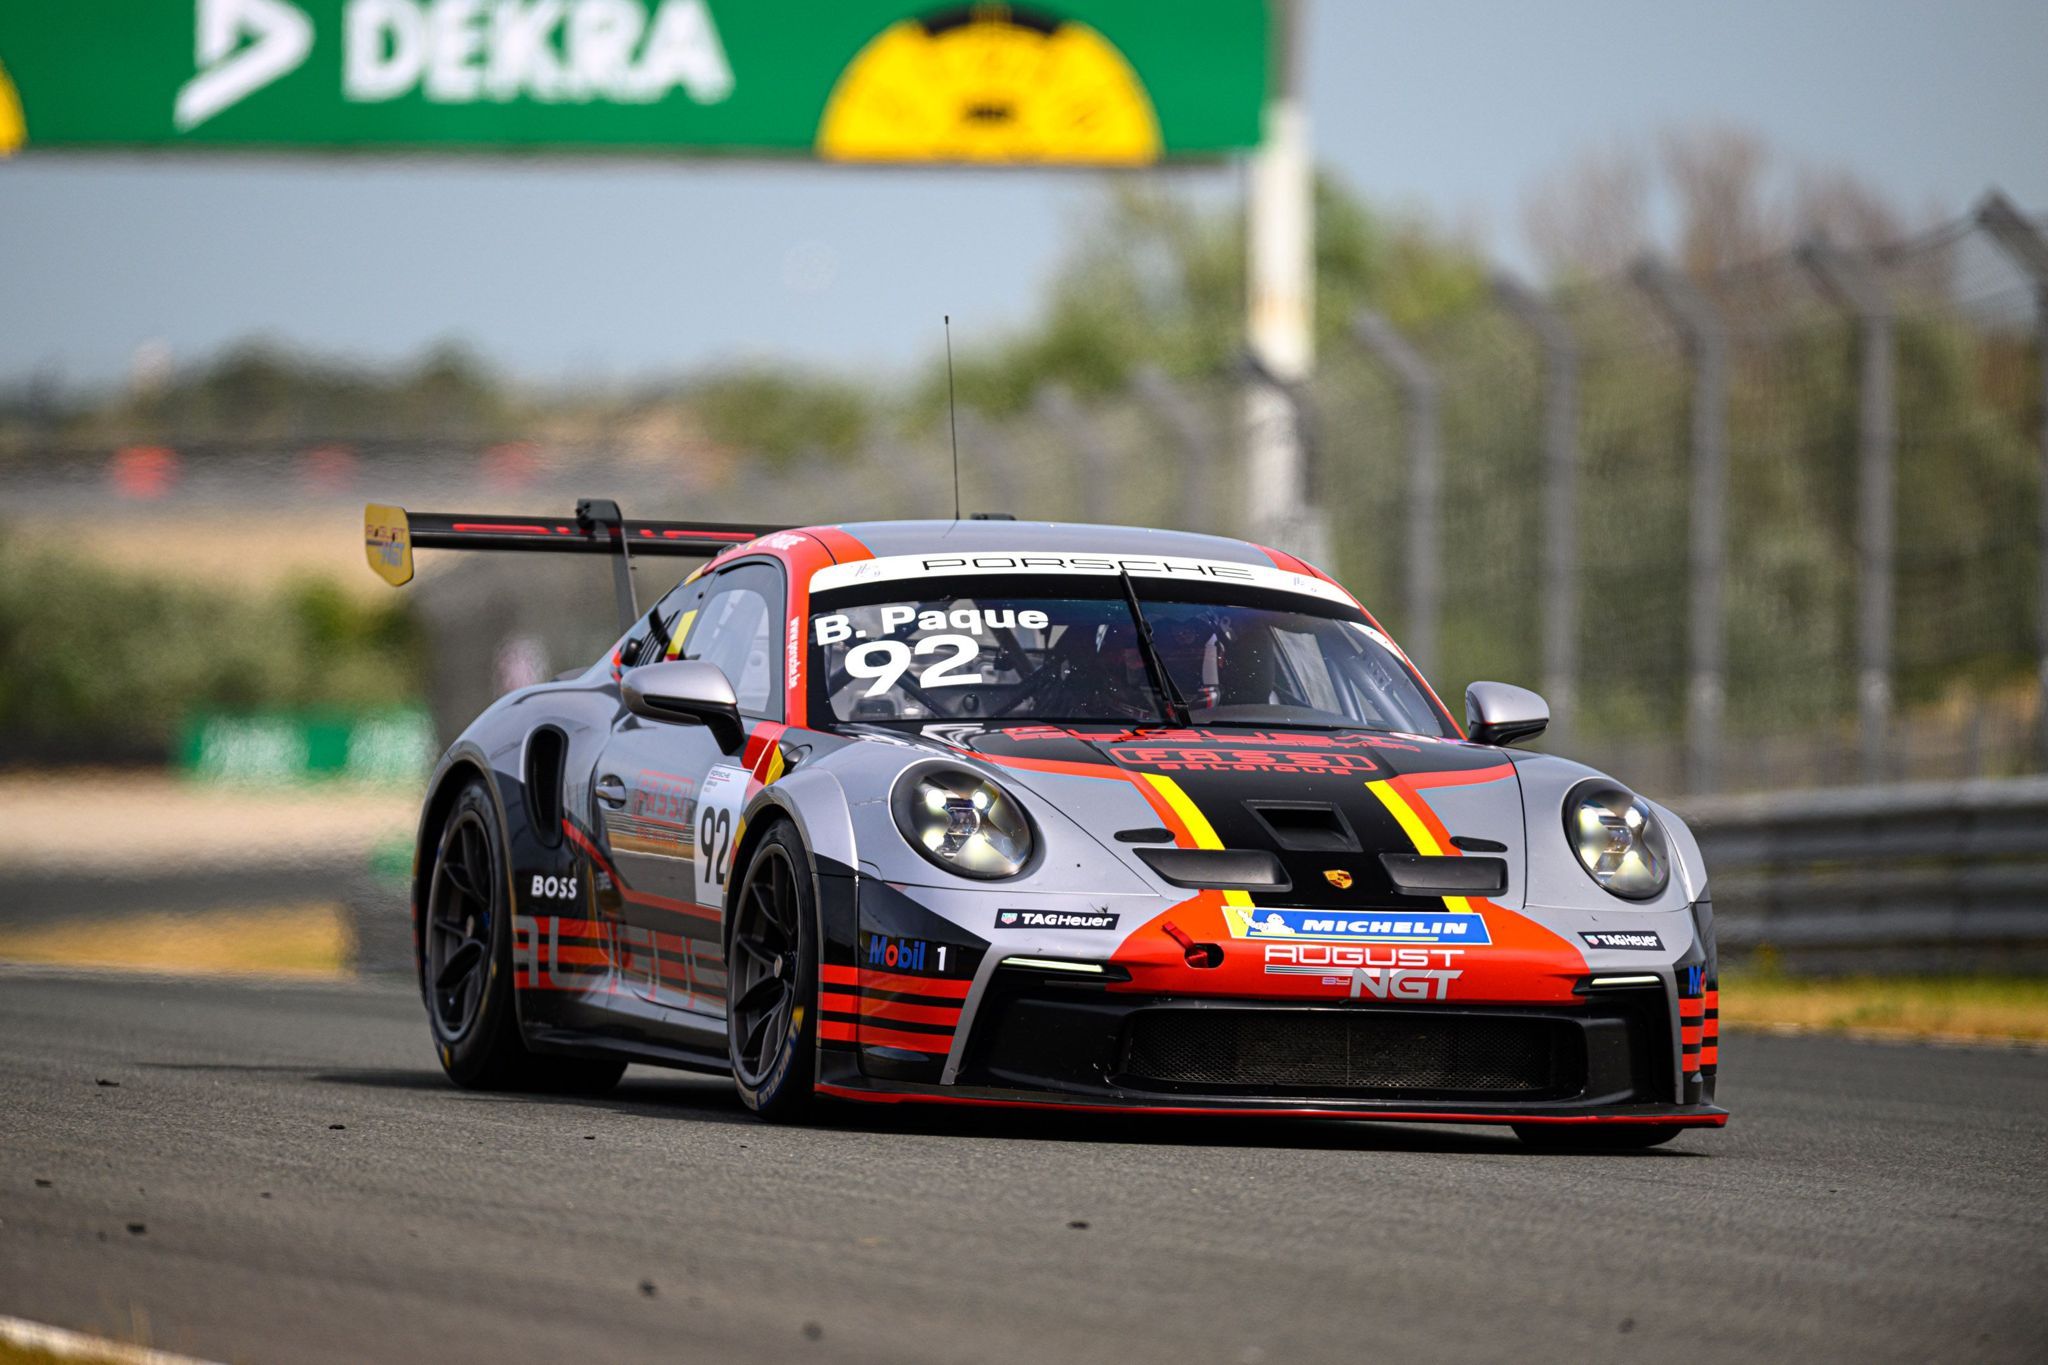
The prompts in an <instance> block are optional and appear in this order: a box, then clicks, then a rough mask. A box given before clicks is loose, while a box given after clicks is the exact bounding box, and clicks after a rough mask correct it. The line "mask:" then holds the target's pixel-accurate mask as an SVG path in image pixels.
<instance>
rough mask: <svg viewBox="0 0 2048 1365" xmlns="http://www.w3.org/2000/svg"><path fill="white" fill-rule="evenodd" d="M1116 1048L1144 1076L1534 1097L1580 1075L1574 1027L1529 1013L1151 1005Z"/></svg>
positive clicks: (1192, 1084) (1135, 1077)
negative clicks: (1119, 1046) (1187, 1007)
mask: <svg viewBox="0 0 2048 1365" xmlns="http://www.w3.org/2000/svg"><path fill="white" fill-rule="evenodd" d="M1120 1058H1121V1065H1120V1067H1119V1068H1118V1069H1119V1070H1120V1071H1121V1073H1122V1079H1125V1080H1127V1081H1129V1082H1131V1083H1134V1084H1136V1085H1138V1086H1140V1087H1141V1088H1159V1087H1162V1086H1164V1087H1172V1088H1175V1089H1193V1090H1219V1091H1227V1090H1231V1089H1235V1088H1238V1087H1243V1088H1246V1089H1257V1090H1263V1091H1276V1092H1284V1093H1290V1094H1311V1093H1341V1094H1345V1095H1353V1096H1360V1097H1364V1096H1391V1095H1406V1096H1411V1097H1417V1098H1421V1097H1425V1096H1427V1097H1434V1098H1443V1097H1449V1096H1457V1095H1492V1096H1498V1095H1515V1096H1521V1097H1524V1098H1529V1097H1536V1096H1563V1095H1571V1094H1576V1093H1578V1091H1579V1090H1580V1088H1581V1087H1582V1086H1583V1084H1584V1080H1585V1044H1584V1042H1583V1039H1582V1035H1581V1032H1580V1030H1579V1028H1578V1027H1577V1026H1576V1025H1574V1024H1572V1023H1571V1022H1570V1021H1567V1020H1559V1019H1545V1018H1540V1017H1530V1016H1519V1017H1508V1016H1487V1015H1472V1014H1450V1013H1441V1014H1432V1013H1416V1012H1405V1011H1404V1012H1394V1011H1385V1012H1374V1011H1365V1010H1275V1009H1228V1008H1224V1009H1149V1010H1140V1011H1137V1012H1136V1013H1134V1014H1133V1015H1132V1016H1131V1017H1130V1020H1129V1022H1128V1024H1127V1025H1126V1027H1125V1030H1124V1036H1123V1044H1122V1049H1121V1054H1120Z"/></svg>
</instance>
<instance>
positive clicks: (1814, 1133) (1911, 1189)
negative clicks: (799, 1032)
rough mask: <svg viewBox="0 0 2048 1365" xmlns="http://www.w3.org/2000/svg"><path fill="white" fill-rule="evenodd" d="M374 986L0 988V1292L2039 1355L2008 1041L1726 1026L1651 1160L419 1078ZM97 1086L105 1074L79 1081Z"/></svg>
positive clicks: (195, 1349) (470, 1340) (1130, 1341)
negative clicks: (1694, 1113) (522, 1092)
mask: <svg viewBox="0 0 2048 1365" xmlns="http://www.w3.org/2000/svg"><path fill="white" fill-rule="evenodd" d="M425 1037H426V1028H425V1024H424V1021H423V1017H422V1014H421V1009H420V1005H419V1003H418V1001H417V998H416V997H414V996H413V995H412V994H410V993H409V992H408V991H406V990H405V989H403V988H402V987H400V986H397V985H390V984H371V985H329V986H296V987H285V986H251V985H232V984H210V983H199V982H174V981H163V980H155V979H138V978H132V977H80V976H53V975H40V974H33V973H24V972H8V973H4V974H0V1313H4V1314H13V1315H17V1316H21V1317H26V1318H32V1319H36V1320H39V1321H43V1322H49V1323H56V1324H60V1325H63V1326H69V1327H78V1328H86V1329H89V1330H98V1331H107V1330H110V1329H111V1330H113V1331H116V1332H120V1333H123V1334H132V1333H133V1331H134V1329H135V1326H136V1324H137V1323H138V1321H140V1322H143V1323H146V1324H147V1326H146V1331H147V1335H148V1336H149V1338H150V1340H151V1341H152V1343H153V1344H156V1345H159V1346H163V1347H166V1348H170V1349H176V1350H183V1351H190V1352H192V1353H195V1354H199V1355H202V1356H206V1357H210V1358H212V1359H216V1360H222V1361H251V1362H260V1361H349V1362H357V1361H363V1360H416V1359H436V1360H445V1361H469V1360H476V1361H482V1360H492V1361H527V1360H533V1361H542V1360H545V1361H570V1360H573V1361H624V1360H664V1361H695V1360H704V1361H749V1360H776V1361H779V1360H792V1361H827V1360H875V1361H892V1362H893V1361H925V1360H932V1361H953V1360H990V1361H1009V1360H1018V1361H1025V1360H1028V1361H1033V1362H1045V1361H1068V1360H1107V1361H1115V1362H1118V1365H1138V1363H1139V1362H1147V1361H1165V1362H1173V1365H1187V1363H1188V1362H1195V1361H1222V1362H1245V1363H1246V1365H1256V1363H1257V1362H1272V1363H1273V1365H1279V1363H1280V1362H1293V1361H1310V1360H1332V1361H1335V1360H1342V1361H1347V1362H1356V1361H1371V1360H1414V1359H1459V1360H1467V1359H1480V1358H1484V1359H1506V1358H1514V1359H1518V1360H1564V1359H1573V1360H1609V1359H1612V1360H1620V1359H1671V1360H1679V1359H1684V1360H1696V1359H1767V1360H1799V1361H1803V1362H1811V1361H1820V1360H1856V1361H1871V1360H1928V1359H1936V1360H2034V1361H2038V1360H2040V1359H2042V1353H2043V1349H2044V1348H2043V1345H2042V1342H2043V1339H2044V1332H2048V1212H2044V1211H2048V1197H2044V1196H2048V1188H2044V1187H2048V1161H2044V1157H2048V1144H2044V1142H2043V1139H2042V1122H2043V1120H2044V1119H2048V1054H2043V1053H2040V1052H2022V1051H2000V1050H1993V1049H1955V1048H1930V1047H1912V1046H1897V1045H1881V1044H1868V1043H1857V1042H1849V1041H1844V1040H1839V1039H1821V1038H1799V1039H1793V1038H1777V1037H1761V1036H1755V1035H1740V1034H1738V1035H1735V1036H1733V1037H1731V1038H1729V1039H1727V1040H1726V1042H1725V1045H1724V1047H1723V1054H1722V1055H1723V1062H1724V1068H1725V1069H1724V1073H1723V1074H1724V1083H1723V1091H1722V1095H1723V1098H1724V1100H1725V1101H1726V1102H1727V1103H1728V1104H1729V1105H1730V1106H1731V1107H1732V1108H1733V1109H1734V1111H1735V1121H1734V1123H1733V1125H1732V1126H1731V1127H1729V1128H1728V1129H1727V1130H1725V1131H1723V1132H1720V1133H1695V1134H1689V1135H1687V1136H1685V1137H1682V1138H1680V1139H1679V1140H1678V1141H1677V1142H1676V1143H1675V1144H1673V1145H1672V1147H1670V1148H1668V1149H1665V1150H1663V1151H1660V1152H1656V1153H1651V1154H1645V1155H1635V1156H1623V1157H1613V1156H1609V1157H1596V1156H1558V1155H1541V1154H1536V1153H1532V1152H1529V1151H1525V1150H1523V1149H1521V1148H1520V1147H1519V1146H1518V1145H1517V1144H1516V1143H1515V1141H1514V1140H1513V1138H1511V1137H1509V1136H1507V1135H1506V1134H1505V1133H1504V1132H1502V1133H1495V1132H1493V1131H1492V1130H1484V1129H1471V1128H1463V1129H1428V1128H1422V1127H1398V1126H1369V1125H1356V1124H1305V1123H1287V1122H1261V1123H1251V1122H1242V1121H1237V1120H1225V1121H1186V1120H1182V1121H1157V1122H1133V1121H1130V1120H1115V1121H1107V1120H1105V1121H1079V1120H1072V1119H1066V1118H1053V1117H1035V1116H1034V1117H1018V1116H1015V1115H1010V1114H1002V1113H984V1112H975V1113H955V1112H952V1111H946V1112H936V1111H918V1112H915V1113H902V1112H896V1111H874V1110H859V1111H852V1112H848V1113H843V1114H839V1115H836V1116H834V1117H833V1118H832V1119H831V1120H829V1121H828V1122H827V1123H825V1124H823V1125H821V1126H817V1127H810V1128H799V1129H782V1128H771V1127H767V1126H764V1125H762V1124H760V1123H758V1122H756V1121H755V1120H754V1119H752V1118H751V1117H750V1116H748V1115H747V1114H746V1113H744V1112H743V1111H742V1110H741V1109H740V1108H739V1107H738V1105H737V1103H736V1102H735V1100H734V1099H733V1098H732V1096H731V1095H730V1093H729V1091H728V1089H727V1088H726V1087H725V1086H724V1085H723V1084H721V1083H718V1082H715V1081H710V1080H697V1079H692V1078H688V1077H682V1076H678V1075H675V1074H673V1073H664V1072H658V1071H649V1070H645V1069H641V1068H635V1069H633V1070H632V1071H630V1072H629V1073H628V1074H627V1080H626V1082H625V1084H624V1085H623V1086H622V1087H621V1088H620V1090H619V1091H618V1092H617V1093H616V1094H615V1095H614V1096H612V1097H610V1098H607V1099H605V1100H602V1101H594V1102H593V1101H581V1100H574V1101H572V1100H559V1099H551V1100H536V1099H529V1098H517V1097H508V1096H491V1095H472V1094H465V1093H462V1092H459V1091H456V1090H453V1089H451V1088H449V1087H448V1086H447V1085H446V1084H445V1083H444V1082H443V1081H442V1080H441V1078H440V1075H439V1072H438V1070H437V1069H436V1068H435V1066H434V1063H433V1059H432V1056H431V1054H430V1053H429V1050H428V1048H427V1046H426V1042H425ZM107 1082H113V1083H114V1084H111V1085H110V1084H106V1083H107Z"/></svg>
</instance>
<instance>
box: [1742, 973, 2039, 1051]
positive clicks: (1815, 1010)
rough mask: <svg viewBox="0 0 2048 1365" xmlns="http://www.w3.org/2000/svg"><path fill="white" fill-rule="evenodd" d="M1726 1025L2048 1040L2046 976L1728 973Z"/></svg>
mask: <svg viewBox="0 0 2048 1365" xmlns="http://www.w3.org/2000/svg"><path fill="white" fill-rule="evenodd" d="M1721 1023H1722V1024H1723V1025H1724V1026H1725V1027H1729V1028H1798V1029H1812V1030H1816V1031H1820V1032H1828V1033H1885V1034H1896V1035H1898V1036H1900V1037H1911V1038H1982V1039H1985V1040H1999V1041H2012V1040H2020V1041H2025V1042H2048V978H2044V977H2025V976H1850V977H1795V976H1785V975H1782V974H1779V973H1775V972H1758V973H1752V972H1744V971H1740V970H1723V972H1722V973H1721Z"/></svg>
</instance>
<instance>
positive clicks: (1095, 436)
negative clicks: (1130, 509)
mask: <svg viewBox="0 0 2048 1365" xmlns="http://www.w3.org/2000/svg"><path fill="white" fill-rule="evenodd" d="M1032 405H1033V406H1034V407H1035V408H1036V409H1037V411H1038V416H1039V419H1040V420H1041V421H1043V422H1044V423H1045V424H1046V425H1047V426H1048V427H1050V428H1051V429H1052V430H1053V431H1055V432H1058V433H1059V435H1060V436H1061V438H1062V439H1064V440H1065V441H1066V443H1067V447H1068V454H1069V456H1070V457H1071V459H1072V461H1073V464H1072V466H1071V467H1072V470H1073V473H1072V476H1071V477H1072V478H1073V480H1074V486H1073V487H1072V488H1070V489H1069V490H1068V493H1069V497H1070V499H1071V502H1070V505H1071V506H1072V507H1073V508H1074V512H1073V517H1074V520H1076V521H1115V520H1117V516H1118V514H1117V513H1116V511H1115V509H1113V508H1111V507H1108V506H1106V505H1105V503H1104V499H1105V496H1106V495H1107V494H1108V493H1109V491H1110V489H1111V488H1112V486H1113V485H1114V482H1115V481H1114V480H1112V479H1111V478H1110V477H1109V471H1110V467H1111V464H1112V461H1111V459H1110V454H1109V451H1108V449H1107V448H1106V447H1105V446H1104V445H1103V444H1102V433H1101V432H1100V431H1098V430H1096V428H1095V423H1093V422H1092V421H1090V420H1089V419H1088V415H1087V414H1086V413H1084V412H1082V411H1081V407H1080V404H1078V403H1076V402H1075V401H1074V395H1073V393H1072V391H1071V390H1069V389H1068V388H1067V386H1066V385H1064V384H1047V385H1046V386H1045V387H1044V388H1042V389H1040V390H1039V391H1038V393H1037V395H1036V397H1034V398H1033V400H1032Z"/></svg>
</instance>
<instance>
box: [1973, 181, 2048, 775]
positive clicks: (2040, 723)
mask: <svg viewBox="0 0 2048 1365" xmlns="http://www.w3.org/2000/svg"><path fill="white" fill-rule="evenodd" d="M1977 223H1978V226H1980V227H1982V228H1983V229H1984V231H1985V232H1987V233H1989V234H1990V236H1991V240H1993V241H1994V242H1996V243H1998V245H1999V246H2000V248H2002V249H2003V250H2004V252H2005V254H2006V256H2007V257H2008V258H2010V259H2011V261H2012V263H2013V264H2014V265H2015V266H2016V267H2018V268H2019V270H2020V272H2021V273H2022V274H2024V275H2025V276H2026V277H2027V278H2028V279H2029V280H2031V281H2032V282H2033V285H2034V344H2035V346H2036V348H2037V349H2038V350H2039V352H2040V354H2039V356H2038V357H2037V360H2038V363H2039V364H2040V366H2041V503H2040V518H2041V521H2040V526H2041V532H2040V537H2041V538H2040V546H2041V549H2040V563H2039V565H2038V566H2037V572H2038V575H2039V581H2038V585H2037V587H2036V589H2035V591H2036V593H2037V594H2038V596H2037V597H2036V599H2035V604H2034V610H2035V612H2036V620H2037V623H2038V624H2037V626H2036V631H2037V634H2036V636H2035V652H2036V663H2035V668H2036V674H2037V677H2038V680H2039V681H2038V686H2037V691H2036V693H2035V697H2034V757H2035V761H2036V762H2037V763H2038V764H2039V765H2040V766H2041V767H2043V768H2048V234H2044V233H2043V232H2042V231H2041V229H2040V228H2038V227H2035V226H2034V225H2033V224H2032V223H2031V222H2029V221H2027V218H2026V216H2025V215H2024V214H2022V213H2021V212H2020V211H2019V210H2018V209H2017V208H2015V207H2014V206H2013V202H2012V201H2011V200H2010V199H2007V198H2006V197H2005V196H2004V195H2002V194H2000V193H1999V192H1998V191H1996V190H1993V191H1992V192H1991V193H1990V194H1987V195H1985V196H1984V202H1983V203H1982V204H1980V205H1978V206H1977Z"/></svg>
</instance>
